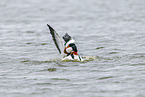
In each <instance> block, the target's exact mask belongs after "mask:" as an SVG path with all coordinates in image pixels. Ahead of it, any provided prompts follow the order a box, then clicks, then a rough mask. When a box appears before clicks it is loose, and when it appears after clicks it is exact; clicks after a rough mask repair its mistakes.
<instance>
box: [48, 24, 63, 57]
mask: <svg viewBox="0 0 145 97" xmlns="http://www.w3.org/2000/svg"><path fill="white" fill-rule="evenodd" d="M47 26H48V27H49V30H50V33H51V35H52V39H53V41H54V44H55V46H56V48H57V49H58V51H59V53H60V54H62V51H63V43H62V39H61V38H60V36H59V35H58V34H57V33H56V31H55V30H54V29H53V28H52V27H51V26H50V25H48V24H47Z"/></svg>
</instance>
